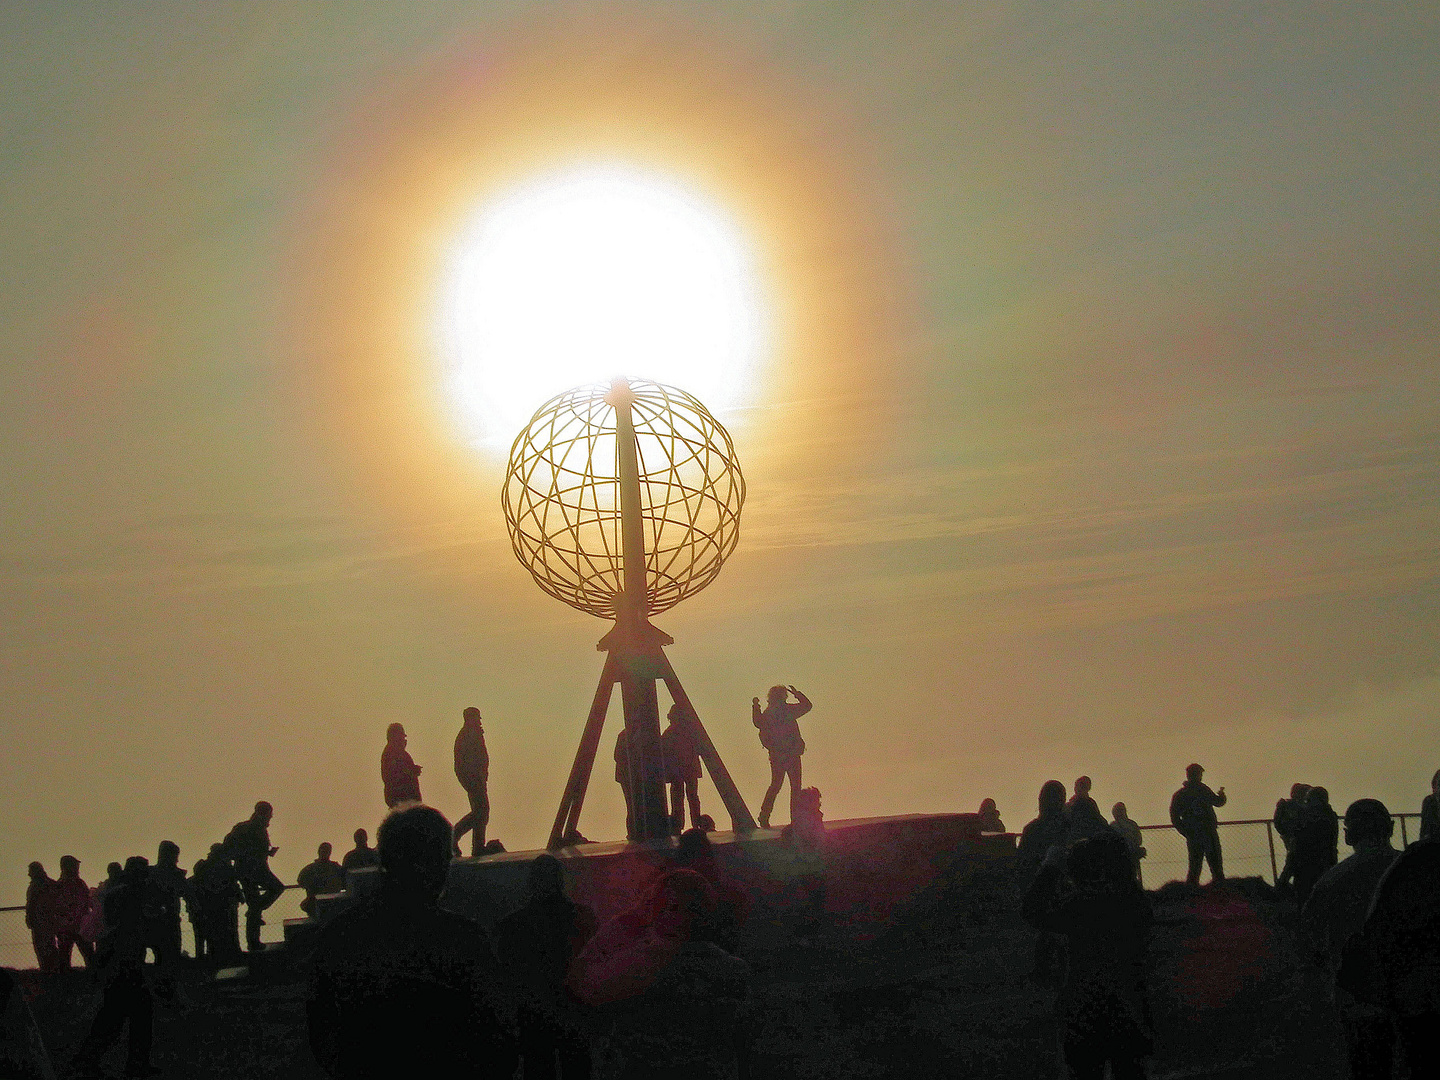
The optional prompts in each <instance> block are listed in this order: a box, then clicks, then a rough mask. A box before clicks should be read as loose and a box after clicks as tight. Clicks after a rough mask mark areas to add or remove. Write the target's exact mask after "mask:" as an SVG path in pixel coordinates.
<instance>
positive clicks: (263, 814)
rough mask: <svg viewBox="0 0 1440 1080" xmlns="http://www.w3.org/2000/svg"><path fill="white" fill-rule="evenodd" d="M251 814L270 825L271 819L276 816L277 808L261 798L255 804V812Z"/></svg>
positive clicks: (262, 822) (257, 819)
mask: <svg viewBox="0 0 1440 1080" xmlns="http://www.w3.org/2000/svg"><path fill="white" fill-rule="evenodd" d="M250 816H251V817H252V818H254V819H255V820H256V821H258V822H260V824H262V825H269V824H270V819H271V818H273V817H274V816H275V808H274V807H273V806H271V805H270V804H269V803H268V802H266V801H265V800H264V799H261V800H260V801H259V802H257V803H256V804H255V812H254V813H253V814H251V815H250Z"/></svg>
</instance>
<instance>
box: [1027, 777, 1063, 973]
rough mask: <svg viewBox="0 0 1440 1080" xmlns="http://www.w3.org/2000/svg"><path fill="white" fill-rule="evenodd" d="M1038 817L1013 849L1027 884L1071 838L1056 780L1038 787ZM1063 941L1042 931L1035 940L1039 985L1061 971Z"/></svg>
mask: <svg viewBox="0 0 1440 1080" xmlns="http://www.w3.org/2000/svg"><path fill="white" fill-rule="evenodd" d="M1039 810H1040V814H1039V816H1038V817H1037V818H1035V819H1034V820H1033V821H1031V822H1030V823H1029V824H1028V825H1026V826H1025V828H1024V829H1022V830H1021V831H1020V840H1019V842H1018V843H1017V844H1016V845H1015V853H1016V855H1017V856H1018V861H1019V864H1020V870H1021V873H1022V874H1023V875H1025V881H1026V884H1029V881H1030V880H1031V879H1032V878H1033V877H1034V875H1035V874H1037V873H1038V872H1039V870H1040V866H1041V864H1042V863H1043V862H1044V861H1045V859H1046V858H1047V857H1048V856H1049V854H1050V853H1051V852H1052V851H1054V850H1056V849H1057V848H1058V849H1062V850H1063V848H1064V847H1065V841H1066V838H1067V837H1068V836H1069V834H1070V820H1069V818H1068V817H1067V816H1066V814H1065V785H1064V784H1062V783H1061V782H1060V781H1059V780H1046V781H1045V783H1043V784H1041V785H1040V797H1039ZM1064 964H1065V941H1064V938H1063V937H1061V936H1060V935H1059V934H1056V933H1052V932H1051V931H1048V930H1041V931H1040V933H1039V935H1038V936H1037V937H1036V938H1035V956H1034V963H1033V966H1032V967H1031V970H1030V975H1031V977H1032V978H1036V979H1040V980H1042V981H1049V980H1051V979H1054V978H1055V977H1056V976H1057V975H1059V974H1060V972H1061V971H1062V970H1063V969H1064Z"/></svg>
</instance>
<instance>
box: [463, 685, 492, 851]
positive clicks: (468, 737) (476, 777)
mask: <svg viewBox="0 0 1440 1080" xmlns="http://www.w3.org/2000/svg"><path fill="white" fill-rule="evenodd" d="M455 779H456V780H459V781H460V786H461V787H462V788H464V789H465V797H466V798H467V799H469V800H470V812H469V813H468V814H466V815H465V816H464V817H462V818H461V819H460V820H459V821H457V822H456V823H455V854H456V855H459V854H460V837H462V836H464V835H465V834H466V833H467V832H468V833H470V834H471V835H470V854H471V855H472V856H473V855H479V854H480V852H481V851H482V850H483V849H484V847H485V830H486V829H488V828H489V827H490V751H489V750H488V749H486V747H485V728H484V727H483V726H482V725H481V723H480V710H479V709H477V708H475V707H474V706H473V705H472V706H471V707H470V708H468V709H466V710H465V712H464V719H463V720H462V721H461V723H460V731H459V733H458V734H457V735H456V736H455Z"/></svg>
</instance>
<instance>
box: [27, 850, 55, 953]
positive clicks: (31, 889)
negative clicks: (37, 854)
mask: <svg viewBox="0 0 1440 1080" xmlns="http://www.w3.org/2000/svg"><path fill="white" fill-rule="evenodd" d="M25 925H26V926H27V927H29V929H30V944H31V945H32V946H33V947H34V949H35V963H36V965H37V966H38V967H39V968H40V970H41V971H44V972H52V971H56V970H58V969H59V967H60V953H59V949H58V948H57V944H56V943H57V940H58V932H59V929H60V912H59V909H58V907H57V904H56V896H55V882H54V880H53V879H52V878H51V877H50V875H49V874H47V873H46V872H45V867H44V865H43V864H42V863H38V862H32V863H31V864H30V884H29V886H28V887H27V888H26V890H25Z"/></svg>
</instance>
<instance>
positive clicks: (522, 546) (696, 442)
mask: <svg viewBox="0 0 1440 1080" xmlns="http://www.w3.org/2000/svg"><path fill="white" fill-rule="evenodd" d="M616 385H617V386H622V385H623V383H617V384H616ZM628 385H629V390H630V393H631V394H632V395H633V399H632V401H631V404H630V416H631V422H632V423H633V425H634V432H635V450H636V457H637V462H638V466H639V470H638V471H639V479H640V512H641V519H642V521H643V531H644V537H643V539H644V552H645V569H646V575H645V576H646V582H645V584H646V590H645V591H646V606H645V609H644V612H643V614H645V615H655V614H657V613H659V612H662V611H667V610H669V609H670V608H672V607H674V606H675V605H676V604H678V603H679V602H680V601H681V600H684V599H685V598H686V597H687V596H693V595H694V594H695V593H697V592H699V591H700V590H701V589H703V588H704V587H705V586H706V585H708V584H710V582H711V581H713V580H714V578H715V575H716V574H718V573H719V572H720V567H721V565H723V564H724V562H725V559H726V558H727V557H728V556H729V555H730V553H731V552H732V551H733V550H735V544H736V542H737V541H738V540H739V537H740V508H741V506H742V505H743V504H744V502H745V480H744V477H742V476H741V474H740V466H739V465H738V463H737V462H736V460H735V447H734V445H733V444H732V443H731V441H730V435H729V433H728V432H727V431H726V430H725V429H724V428H723V427H722V426H721V425H720V423H719V421H717V420H716V419H715V418H714V417H713V416H711V415H710V413H709V411H708V410H707V409H706V408H705V406H704V405H702V404H701V403H700V402H699V401H697V400H696V399H695V398H694V397H692V396H691V395H690V394H687V393H685V391H683V390H678V389H676V388H675V387H673V386H665V385H663V384H661V383H656V382H651V381H649V380H645V379H630V380H628ZM614 392H615V388H614V387H612V385H611V384H608V383H595V384H591V385H588V386H581V387H577V388H575V389H574V390H569V391H566V392H565V393H563V394H559V395H557V396H556V397H554V398H551V399H550V400H549V401H547V402H546V403H545V404H544V405H542V406H541V407H540V409H539V411H538V412H536V413H535V416H534V417H533V418H532V419H531V421H530V423H529V425H528V426H527V427H526V428H525V430H524V431H522V432H521V433H520V434H519V436H518V437H517V438H516V440H515V444H514V446H513V447H512V448H511V451H510V465H509V469H508V471H507V473H506V476H505V486H504V489H503V492H502V496H501V498H502V500H503V502H504V507H505V521H506V524H507V525H508V526H509V528H510V540H511V543H512V545H513V546H514V549H515V555H516V557H517V558H519V560H520V561H521V563H523V564H524V565H525V567H526V568H527V569H528V570H529V571H530V573H531V574H532V575H533V576H534V578H535V581H536V582H537V583H538V584H539V586H540V587H541V588H542V589H544V590H545V591H546V592H548V593H549V594H550V595H551V596H553V597H555V598H556V599H558V600H563V601H564V602H565V603H567V604H569V605H570V606H571V607H575V608H579V609H580V610H581V611H588V612H590V614H592V615H598V616H599V617H601V618H605V619H613V618H616V617H617V616H618V606H619V603H620V598H621V593H622V591H623V588H624V581H625V578H624V562H623V548H624V544H623V530H622V526H621V514H620V504H621V494H620V487H621V486H620V464H619V441H618V440H617V438H616V433H617V416H616V408H615V406H614V405H613V404H611V403H610V401H607V397H609V396H611V395H612V394H613V393H614Z"/></svg>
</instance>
